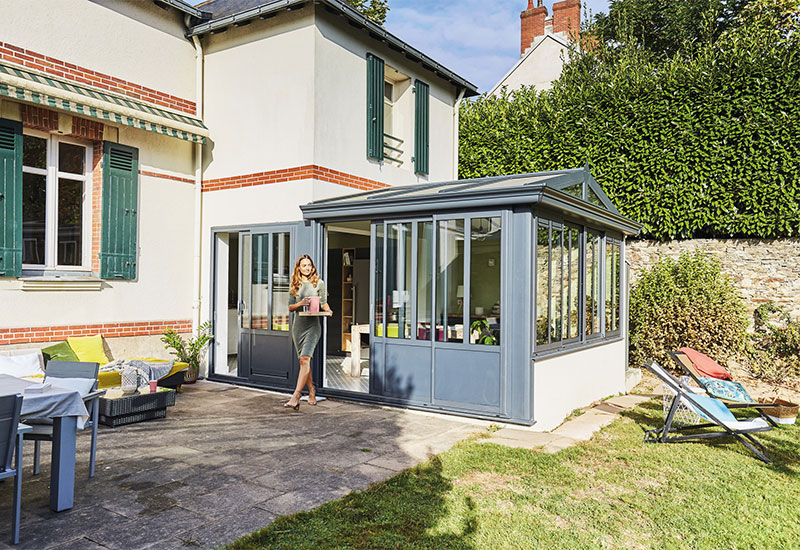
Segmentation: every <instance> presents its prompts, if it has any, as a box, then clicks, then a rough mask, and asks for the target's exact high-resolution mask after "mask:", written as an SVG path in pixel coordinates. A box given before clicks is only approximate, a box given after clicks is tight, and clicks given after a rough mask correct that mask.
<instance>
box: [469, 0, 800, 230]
mask: <svg viewBox="0 0 800 550" xmlns="http://www.w3.org/2000/svg"><path fill="white" fill-rule="evenodd" d="M703 3H705V4H707V7H703V6H702V5H700V4H703ZM732 3H733V2H732V1H731V2H720V1H718V0H714V1H710V0H709V1H707V2H701V1H700V0H682V1H681V2H675V1H671V2H665V1H664V0H652V1H650V0H641V1H639V2H634V1H631V0H625V1H622V0H620V1H615V2H613V3H612V5H611V9H610V12H609V16H608V17H612V18H616V19H615V20H614V21H609V20H604V21H603V24H604V25H606V27H608V25H612V26H613V25H615V26H614V28H613V29H612V30H609V29H608V28H605V27H604V29H602V30H603V32H602V33H601V34H600V37H599V39H598V41H597V47H591V48H588V49H587V50H580V49H577V50H576V51H574V52H572V53H571V54H570V60H569V63H567V65H566V66H565V67H564V72H563V75H562V77H561V78H560V79H559V80H557V81H556V82H554V84H553V88H552V89H551V90H548V91H545V92H540V93H537V92H536V90H534V89H530V88H528V89H523V90H520V91H517V92H514V93H510V94H501V95H499V96H482V97H480V98H478V99H477V100H475V101H472V100H468V101H467V100H465V101H464V102H463V103H462V105H461V108H460V123H459V177H461V178H472V177H482V176H493V175H500V174H514V173H520V172H535V171H543V170H555V169H563V168H575V167H580V166H584V165H585V164H586V163H587V161H588V162H589V163H590V165H591V170H592V174H593V175H594V177H595V178H596V179H597V181H598V183H599V184H600V185H601V186H602V187H603V189H604V190H605V192H606V193H607V194H608V195H609V197H610V198H611V200H612V201H613V202H614V204H615V205H616V207H617V208H618V209H619V210H620V212H621V213H622V214H624V215H625V216H627V217H629V218H632V219H634V220H638V221H640V222H641V223H642V224H644V229H643V234H642V235H643V236H645V237H651V238H655V239H661V240H668V239H674V238H693V237H734V236H741V237H760V238H774V237H792V236H797V235H798V229H799V228H800V163H798V162H796V159H797V158H798V157H800V108H798V101H797V98H798V97H800V63H798V62H797V59H798V58H800V32H797V31H798V30H800V19H799V18H797V17H796V15H795V16H793V15H792V14H796V10H797V5H798V2H797V1H796V0H791V1H784V0H753V1H751V2H747V3H746V4H747V5H746V6H744V7H742V9H739V8H738V7H737V8H736V9H735V10H733V13H732V14H728V15H725V14H722V15H721V14H720V10H722V9H723V8H724V6H722V4H727V5H728V6H730V5H731V4H732ZM632 4H638V5H635V6H634V5H632ZM740 4H742V5H743V4H744V3H743V2H740ZM615 8H618V9H615ZM725 9H727V8H725ZM673 11H674V12H675V13H672V12H673ZM723 11H724V10H723ZM787 14H788V15H787ZM723 15H724V16H723ZM662 22H664V23H663V24H662ZM598 24H599V23H598ZM606 31H608V32H606ZM612 31H613V32H612ZM588 32H589V36H591V32H592V29H591V28H590V29H588ZM597 32H600V30H598V31H597ZM664 51H666V52H668V54H669V55H663V52H664Z"/></svg>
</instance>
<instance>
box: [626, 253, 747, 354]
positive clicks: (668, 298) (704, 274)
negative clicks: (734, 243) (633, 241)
mask: <svg viewBox="0 0 800 550" xmlns="http://www.w3.org/2000/svg"><path fill="white" fill-rule="evenodd" d="M746 330H747V315H746V313H745V307H744V304H743V302H742V298H741V297H740V296H739V294H738V292H737V291H736V289H735V287H734V285H733V283H732V282H731V280H730V279H729V278H728V276H727V275H725V274H723V273H722V271H721V268H720V264H719V262H718V261H717V260H716V259H715V258H713V257H711V256H708V255H707V254H705V253H703V252H700V251H697V252H695V253H693V254H689V253H686V252H684V253H682V254H681V255H680V257H679V258H678V259H677V260H674V259H672V258H669V257H662V258H661V259H659V261H658V262H656V264H655V265H653V267H651V268H650V269H649V270H647V271H645V272H644V273H642V274H641V276H640V278H639V279H638V280H637V281H636V283H635V284H634V285H633V286H632V288H631V297H630V346H631V349H630V360H631V365H636V366H641V365H642V364H643V363H644V361H646V360H647V359H651V358H652V359H655V360H656V361H658V362H659V363H660V364H662V365H670V364H671V361H670V359H669V357H668V355H667V352H668V351H674V350H676V349H678V348H680V347H682V346H689V347H692V348H695V349H697V350H700V351H702V352H704V353H707V354H708V355H710V356H711V357H713V358H715V359H717V360H727V359H729V358H733V357H741V356H742V353H743V351H744V349H745V341H746Z"/></svg>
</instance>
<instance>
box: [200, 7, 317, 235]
mask: <svg viewBox="0 0 800 550" xmlns="http://www.w3.org/2000/svg"><path fill="white" fill-rule="evenodd" d="M203 48H204V53H205V69H204V78H205V97H204V105H205V107H204V120H205V122H206V126H208V128H209V129H210V132H211V136H210V141H209V144H208V145H207V146H206V147H204V150H203V161H204V166H205V167H206V168H205V171H204V175H203V177H204V178H205V179H214V178H219V177H228V176H234V175H240V174H252V173H257V172H264V171H268V170H277V169H282V168H289V167H295V166H303V165H306V164H311V163H312V162H313V156H314V122H315V121H314V28H313V10H312V8H310V7H307V8H304V9H301V10H297V11H293V12H286V13H281V14H280V15H279V16H277V17H273V18H271V19H267V20H260V19H256V20H255V21H253V22H252V23H251V24H249V25H247V26H245V27H240V28H236V27H234V28H231V29H229V30H227V31H226V32H224V33H221V34H218V35H211V37H209V38H204V39H203ZM265 221H266V220H265Z"/></svg>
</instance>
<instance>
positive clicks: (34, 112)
mask: <svg viewBox="0 0 800 550" xmlns="http://www.w3.org/2000/svg"><path fill="white" fill-rule="evenodd" d="M20 107H21V108H20V116H21V118H22V125H23V126H24V127H25V128H34V129H36V130H42V131H45V132H52V131H54V130H58V112H56V111H51V110H50V109H43V108H42V107H36V106H34V105H27V104H24V103H23V104H22V105H21V106H20Z"/></svg>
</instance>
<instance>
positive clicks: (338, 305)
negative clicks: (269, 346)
mask: <svg viewBox="0 0 800 550" xmlns="http://www.w3.org/2000/svg"><path fill="white" fill-rule="evenodd" d="M369 231H370V223H369V221H357V222H340V223H333V224H330V225H328V226H327V237H328V238H327V243H328V250H327V267H328V273H327V277H328V279H327V281H326V283H327V287H328V302H329V303H330V305H331V308H332V309H333V312H334V313H333V317H332V318H331V319H330V321H329V322H328V329H327V338H326V341H325V345H326V351H327V354H326V357H327V360H326V364H325V386H326V387H328V388H334V389H338V390H347V391H355V392H362V393H368V392H369V285H370V279H371V277H370V268H369V259H370V258H369V254H370V248H369Z"/></svg>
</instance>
